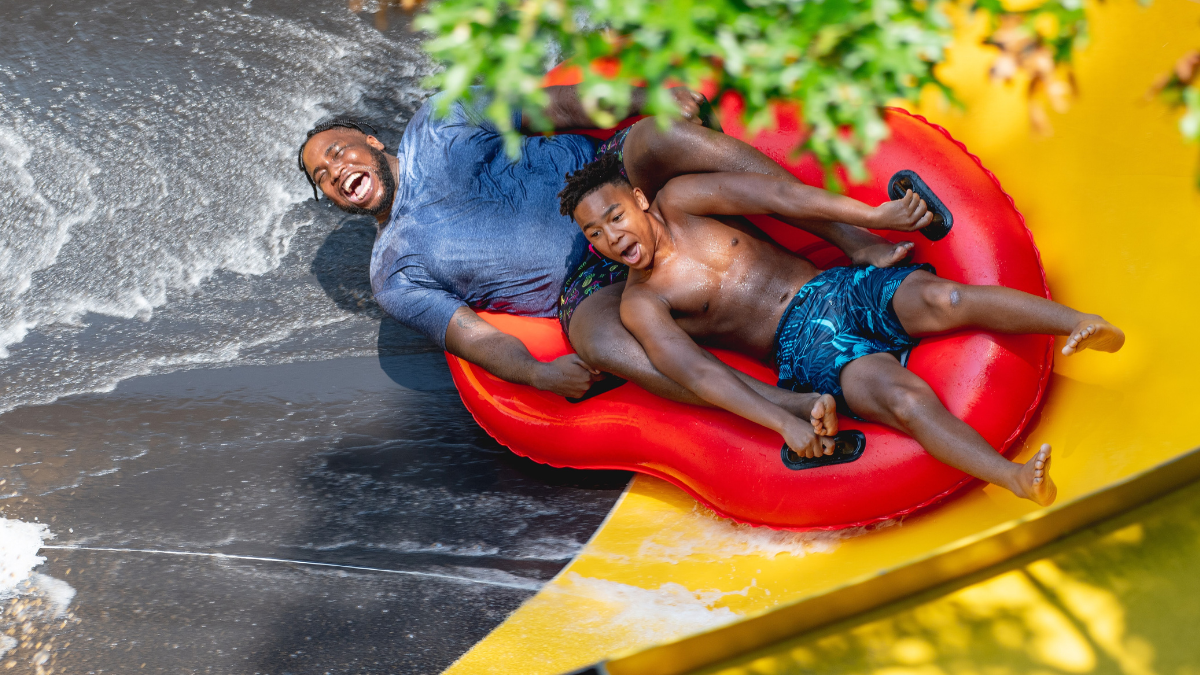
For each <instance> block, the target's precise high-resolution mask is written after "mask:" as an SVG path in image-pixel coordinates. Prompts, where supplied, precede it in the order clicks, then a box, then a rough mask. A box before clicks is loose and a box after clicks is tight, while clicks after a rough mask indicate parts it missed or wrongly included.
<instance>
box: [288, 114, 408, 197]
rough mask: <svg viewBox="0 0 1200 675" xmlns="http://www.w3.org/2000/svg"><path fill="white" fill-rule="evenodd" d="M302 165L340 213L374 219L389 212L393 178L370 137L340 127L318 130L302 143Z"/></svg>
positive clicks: (393, 189) (385, 161)
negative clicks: (319, 131)
mask: <svg viewBox="0 0 1200 675" xmlns="http://www.w3.org/2000/svg"><path fill="white" fill-rule="evenodd" d="M304 166H305V167H306V168H307V169H308V175H309V176H311V177H312V179H313V182H314V183H316V184H317V187H319V188H321V192H323V193H325V196H326V197H328V198H329V200H330V201H331V202H333V203H334V204H335V205H337V207H338V208H340V209H342V210H343V211H349V212H350V213H356V214H361V215H368V216H375V217H377V218H378V217H380V216H386V215H387V214H389V213H390V212H391V210H392V200H393V199H394V198H395V196H396V179H395V177H394V176H392V169H391V166H390V165H389V163H388V158H387V155H385V154H384V153H383V144H382V143H380V142H379V140H378V139H376V138H375V137H374V136H367V135H366V134H363V133H362V132H360V131H357V130H354V129H346V128H343V127H335V128H333V129H328V130H326V131H322V132H321V133H319V134H315V135H313V137H312V138H310V139H308V143H305V145H304Z"/></svg>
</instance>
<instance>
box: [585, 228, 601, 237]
mask: <svg viewBox="0 0 1200 675" xmlns="http://www.w3.org/2000/svg"><path fill="white" fill-rule="evenodd" d="M588 236H589V237H591V238H592V239H595V238H596V237H599V236H600V230H592V233H591V234H589V235H588Z"/></svg>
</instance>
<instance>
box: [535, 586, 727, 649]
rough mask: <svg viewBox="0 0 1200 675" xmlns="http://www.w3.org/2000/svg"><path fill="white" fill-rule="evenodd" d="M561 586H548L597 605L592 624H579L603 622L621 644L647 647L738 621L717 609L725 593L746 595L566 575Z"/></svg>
mask: <svg viewBox="0 0 1200 675" xmlns="http://www.w3.org/2000/svg"><path fill="white" fill-rule="evenodd" d="M563 580H564V581H565V583H563V584H559V585H554V586H551V587H550V588H551V589H553V592H557V593H566V594H568V595H571V596H574V597H576V598H582V599H585V600H589V601H594V602H597V603H600V604H601V605H602V606H603V609H602V610H600V611H597V612H596V613H595V614H594V615H593V616H594V618H593V619H592V620H591V621H585V622H584V625H580V626H578V628H579V629H581V630H591V629H593V628H594V627H595V625H596V624H599V623H603V625H604V627H605V630H606V632H609V633H612V632H613V631H614V629H615V631H616V632H618V633H619V634H620V635H619V638H618V639H619V640H620V642H622V643H623V645H624V646H633V645H646V644H652V643H656V642H665V641H667V640H673V639H676V638H678V637H681V636H683V635H691V634H693V633H698V632H701V631H705V630H709V629H711V628H716V627H718V626H722V625H725V624H727V623H730V622H732V621H734V620H736V619H737V618H738V617H739V615H738V614H736V613H734V612H733V611H732V610H731V609H729V608H728V607H721V606H717V603H719V602H720V600H721V599H722V598H724V597H726V596H728V595H744V594H745V592H746V591H733V592H724V593H723V592H721V591H715V590H699V591H693V590H691V589H689V588H687V587H686V586H683V585H681V584H677V583H671V582H668V583H665V584H663V585H661V586H659V587H658V588H656V589H645V588H639V587H637V586H630V585H628V584H622V583H619V582H616V581H609V580H607V579H596V578H593V577H585V576H582V575H580V574H578V573H576V572H568V573H567V574H566V575H565V576H564V577H563Z"/></svg>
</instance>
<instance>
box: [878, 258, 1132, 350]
mask: <svg viewBox="0 0 1200 675" xmlns="http://www.w3.org/2000/svg"><path fill="white" fill-rule="evenodd" d="M892 306H893V307H894V308H895V310H896V316H897V317H898V318H899V319H900V324H901V325H902V326H904V330H905V331H907V332H908V334H909V335H912V336H915V337H920V336H923V335H934V334H937V333H945V332H948V331H952V330H956V329H959V328H968V327H971V328H982V329H984V330H991V331H996V332H997V333H1040V334H1044V335H1068V336H1070V337H1069V338H1068V340H1067V344H1066V346H1065V347H1063V354H1067V355H1070V354H1074V353H1075V352H1077V351H1079V350H1081V349H1097V350H1100V351H1104V352H1115V351H1117V350H1118V349H1120V348H1121V345H1123V344H1125V333H1123V332H1121V329H1119V328H1117V327H1116V326H1114V325H1112V324H1111V323H1109V322H1107V321H1105V320H1104V319H1103V318H1101V317H1100V316H1098V315H1096V314H1084V313H1082V312H1078V311H1076V310H1073V309H1071V308H1070V307H1067V306H1065V305H1060V304H1058V303H1057V302H1054V301H1053V300H1047V299H1046V298H1040V297H1038V296H1036V295H1030V294H1029V293H1024V292H1022V291H1018V290H1015V289H1012V288H1005V287H1004V286H971V285H969V284H960V283H956V282H953V281H947V280H945V279H942V278H940V277H938V276H936V275H933V274H930V273H929V272H926V271H924V270H918V271H916V272H913V273H912V274H910V275H908V277H906V278H905V279H904V281H903V282H902V283H901V284H900V287H899V288H898V289H896V294H895V295H894V296H893V298H892Z"/></svg>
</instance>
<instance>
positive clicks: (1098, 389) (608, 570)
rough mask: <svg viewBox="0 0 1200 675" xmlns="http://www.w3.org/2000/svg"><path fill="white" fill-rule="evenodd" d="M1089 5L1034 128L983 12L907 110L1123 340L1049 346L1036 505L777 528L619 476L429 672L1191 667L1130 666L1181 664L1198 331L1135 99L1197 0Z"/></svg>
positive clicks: (1199, 41) (1162, 143) (1181, 219)
mask: <svg viewBox="0 0 1200 675" xmlns="http://www.w3.org/2000/svg"><path fill="white" fill-rule="evenodd" d="M1089 15H1090V17H1091V42H1090V46H1089V47H1088V48H1087V49H1085V50H1084V51H1082V52H1080V53H1078V54H1077V57H1076V77H1077V82H1078V87H1079V95H1078V96H1077V97H1076V98H1075V99H1074V100H1073V101H1072V103H1071V106H1070V109H1069V110H1067V111H1066V112H1062V113H1051V115H1050V121H1051V123H1052V124H1053V133H1052V134H1051V135H1043V134H1037V133H1035V132H1034V131H1033V130H1031V128H1030V122H1029V116H1028V114H1027V108H1026V94H1025V93H1026V90H1027V85H1028V81H1027V80H1022V76H1020V75H1019V76H1018V77H1017V78H1016V80H1015V81H1014V82H1013V83H1010V84H993V83H990V82H989V81H988V80H987V77H986V73H987V72H988V68H989V66H990V63H991V60H992V59H993V58H994V56H995V51H994V50H992V49H987V48H984V47H982V46H981V45H980V43H981V41H982V39H983V38H984V36H985V33H986V30H987V23H986V19H985V18H983V17H975V18H970V17H966V16H964V15H961V14H959V15H956V16H955V17H954V18H955V21H956V22H957V25H958V32H957V35H956V39H955V43H954V45H953V48H952V50H951V52H950V57H949V60H948V61H947V63H946V64H944V65H943V66H942V69H941V75H942V76H943V78H944V79H945V80H946V81H948V82H949V83H951V84H952V85H953V86H954V87H955V88H956V90H957V91H958V92H959V94H960V96H961V98H962V101H963V103H964V104H965V110H960V109H955V108H953V107H950V106H948V105H946V104H945V103H944V102H942V101H941V100H940V99H939V98H938V97H935V96H930V97H928V98H927V99H925V100H923V101H922V102H921V105H919V106H916V107H915V108H914V109H913V110H914V112H918V113H920V114H922V115H924V116H925V117H927V118H929V119H930V120H931V121H932V122H935V123H937V124H939V125H942V126H944V127H946V128H947V129H948V130H949V131H950V132H951V133H952V134H953V135H954V136H955V138H957V139H958V140H959V141H961V142H963V143H965V144H966V146H967V148H968V149H969V150H970V151H971V152H973V153H975V154H977V155H978V156H979V157H980V158H981V159H982V160H983V163H984V165H985V166H987V167H988V168H989V169H991V170H992V171H993V172H995V174H996V175H997V176H998V177H999V179H1000V181H1001V184H1002V185H1003V186H1004V188H1005V190H1006V191H1007V192H1008V193H1009V194H1010V195H1012V197H1013V198H1014V199H1015V201H1016V205H1017V207H1018V208H1019V209H1020V210H1021V211H1022V212H1023V213H1024V215H1025V217H1026V220H1027V223H1028V225H1029V227H1030V229H1031V230H1032V231H1033V234H1034V237H1035V239H1036V242H1037V244H1038V246H1039V248H1040V250H1041V254H1042V259H1043V263H1044V265H1045V269H1046V273H1047V276H1048V280H1049V285H1050V289H1051V291H1052V293H1053V295H1054V297H1055V299H1057V300H1059V301H1061V302H1064V303H1066V304H1069V305H1071V306H1074V307H1077V308H1080V309H1083V310H1085V311H1093V312H1097V313H1100V314H1103V315H1104V316H1105V317H1106V318H1108V319H1109V320H1111V321H1113V322H1114V323H1116V324H1117V325H1119V326H1121V327H1123V328H1124V330H1125V331H1126V334H1127V336H1128V341H1127V343H1126V346H1125V348H1124V349H1123V350H1122V351H1121V352H1120V353H1119V354H1117V355H1109V354H1099V353H1083V354H1080V355H1077V356H1074V357H1071V358H1063V357H1061V356H1059V357H1058V358H1057V360H1056V362H1055V366H1054V373H1053V375H1052V378H1051V381H1050V385H1049V389H1048V392H1047V396H1046V400H1045V404H1044V406H1043V408H1042V411H1041V414H1040V417H1039V419H1038V420H1037V421H1036V424H1035V426H1034V427H1033V429H1032V431H1031V432H1030V433H1029V434H1028V436H1027V437H1026V438H1025V439H1024V441H1023V446H1022V448H1023V449H1022V450H1021V451H1020V454H1019V455H1018V457H1017V459H1020V460H1024V459H1027V458H1028V457H1029V456H1031V455H1032V453H1033V452H1034V451H1035V449H1036V448H1037V447H1038V446H1039V445H1040V444H1042V443H1051V444H1052V445H1053V446H1054V448H1055V460H1054V476H1055V478H1056V480H1057V482H1058V485H1059V498H1058V502H1057V503H1056V504H1055V505H1054V506H1053V507H1051V508H1050V509H1038V508H1036V507H1035V505H1033V504H1032V503H1030V502H1027V501H1023V500H1020V499H1017V498H1015V497H1013V496H1012V495H1011V494H1009V493H1008V492H1006V491H1005V490H1003V489H1001V488H996V487H992V486H983V485H975V486H973V487H971V488H970V489H968V490H965V491H964V492H963V493H962V494H961V495H960V496H958V497H957V498H955V499H953V500H951V501H949V502H948V503H946V504H944V505H942V506H941V507H939V508H936V509H933V510H931V511H929V512H927V513H925V514H923V515H919V516H916V517H912V518H908V519H905V520H904V521H903V522H898V523H891V524H888V525H887V526H884V527H879V528H875V529H872V530H870V531H863V530H855V531H847V532H841V533H832V534H831V533H820V534H818V533H809V534H805V533H787V532H776V531H771V530H766V529H761V528H749V527H744V526H736V525H733V524H730V523H729V522H726V521H723V520H720V519H718V518H716V517H714V516H713V515H711V514H710V513H708V512H706V511H705V510H704V509H703V508H700V507H698V506H697V504H696V503H695V502H694V501H693V500H692V499H691V498H689V497H688V496H687V495H685V494H684V493H682V492H681V491H680V490H678V489H677V488H674V487H672V486H670V485H668V484H666V483H664V482H662V481H660V480H657V479H654V478H649V477H645V476H638V477H636V478H635V479H634V480H633V482H632V483H631V485H630V486H629V488H628V490H627V492H626V493H625V494H624V496H623V497H622V498H621V499H620V501H619V502H618V503H617V505H616V506H615V507H614V508H613V510H612V511H611V513H610V514H609V516H608V519H607V520H606V521H605V523H604V525H603V526H602V527H601V528H600V529H599V530H598V531H597V532H596V534H595V535H594V536H593V537H592V539H591V541H590V542H589V543H588V544H587V546H586V547H585V548H584V549H583V550H582V552H581V553H580V554H579V555H577V556H576V557H575V559H574V560H573V561H572V562H571V563H570V564H569V565H568V566H567V567H566V568H565V569H564V570H563V571H562V572H561V573H560V574H558V576H556V577H555V578H554V580H553V581H552V582H550V583H549V584H547V585H546V586H544V587H543V588H542V589H541V590H540V591H539V592H538V593H537V594H536V595H535V596H534V597H532V598H531V599H530V600H528V601H527V602H526V603H524V604H523V605H522V606H521V607H520V609H518V610H517V611H516V612H515V613H513V614H512V615H511V616H510V617H509V618H508V620H507V621H505V622H504V623H503V624H501V625H500V626H499V627H498V628H496V629H495V630H494V631H492V632H491V633H490V634H489V635H488V636H487V637H486V638H484V639H483V640H481V641H480V642H479V643H478V644H476V645H475V647H474V648H473V649H471V650H470V651H469V652H467V653H466V654H465V655H464V656H463V657H462V658H460V659H459V660H458V661H457V662H455V663H454V664H453V665H452V666H451V667H450V668H449V669H448V670H447V671H446V672H447V673H448V674H452V675H468V674H474V673H499V672H521V673H530V674H534V673H545V674H553V673H564V672H569V671H572V670H574V669H580V668H588V667H589V666H591V665H592V664H603V665H599V666H596V667H595V669H594V672H610V673H634V672H638V673H651V672H654V673H667V672H693V671H695V672H722V673H776V672H793V671H797V670H801V669H803V670H804V671H805V672H808V671H814V672H826V670H827V671H828V672H868V671H870V672H883V671H884V670H887V669H889V668H899V669H900V670H888V672H913V673H916V672H921V673H940V672H948V671H954V672H967V671H979V670H983V669H985V668H987V667H996V668H1000V670H998V671H997V672H1012V671H1011V668H1014V667H1015V668H1018V669H1020V670H1021V671H1022V672H1023V671H1024V670H1032V669H1037V668H1041V669H1042V670H1044V671H1046V672H1094V671H1097V669H1099V670H1100V671H1104V672H1125V673H1151V672H1181V673H1182V672H1192V671H1186V670H1172V669H1170V668H1166V666H1163V667H1164V670H1161V671H1159V670H1155V665H1154V664H1155V659H1156V658H1157V659H1158V662H1159V663H1160V664H1170V663H1176V664H1182V665H1179V667H1180V668H1183V667H1184V666H1185V665H1186V664H1187V663H1189V661H1188V659H1187V658H1186V656H1187V654H1189V653H1194V651H1195V646H1194V642H1193V641H1192V640H1190V639H1189V638H1188V637H1187V634H1186V632H1184V631H1182V630H1180V629H1179V628H1178V627H1179V626H1184V625H1189V624H1188V623H1187V621H1188V617H1190V618H1191V623H1190V625H1192V626H1194V625H1195V619H1196V616H1197V607H1198V606H1200V593H1197V587H1196V583H1195V581H1194V580H1192V577H1193V576H1194V575H1192V574H1189V573H1188V572H1187V570H1188V569H1189V567H1188V565H1187V561H1188V560H1189V558H1188V555H1187V554H1188V552H1195V548H1196V544H1195V541H1196V537H1195V536H1194V535H1195V533H1196V530H1197V525H1196V522H1197V514H1200V508H1198V506H1197V505H1198V504H1200V497H1198V496H1197V490H1196V489H1195V488H1194V487H1193V488H1188V487H1182V489H1181V490H1178V491H1176V489H1177V488H1180V487H1181V486H1186V484H1187V483H1189V481H1191V480H1192V479H1194V478H1195V477H1196V476H1197V475H1198V474H1200V461H1197V457H1196V456H1195V455H1190V454H1189V453H1190V452H1191V451H1192V449H1193V448H1195V447H1196V446H1197V444H1198V443H1200V416H1198V415H1196V413H1195V411H1196V408H1197V400H1196V394H1195V387H1194V383H1195V382H1196V381H1197V380H1198V379H1200V358H1198V357H1197V355H1196V352H1195V350H1194V349H1191V348H1190V346H1189V344H1188V342H1189V337H1190V336H1191V335H1193V334H1194V333H1195V332H1196V331H1197V329H1198V328H1200V316H1198V314H1197V312H1196V311H1195V308H1196V305H1197V300H1196V296H1195V293H1196V290H1197V289H1198V288H1200V284H1198V283H1197V282H1196V280H1195V278H1194V276H1193V274H1194V273H1193V268H1194V266H1195V261H1196V260H1197V259H1198V256H1200V234H1198V233H1197V229H1196V225H1200V192H1198V191H1197V190H1196V188H1195V185H1194V176H1195V171H1196V162H1197V151H1196V148H1195V146H1188V145H1185V144H1184V143H1183V142H1182V141H1181V138H1180V135H1179V131H1178V128H1177V120H1176V115H1175V114H1172V113H1170V112H1169V111H1167V110H1166V109H1165V107H1164V106H1162V105H1161V104H1159V103H1157V102H1154V101H1150V100H1147V99H1146V97H1145V92H1146V91H1147V90H1148V89H1149V88H1150V86H1151V84H1152V83H1153V81H1154V79H1155V78H1156V77H1157V76H1159V75H1160V74H1161V73H1165V72H1167V71H1168V70H1169V69H1170V68H1171V67H1172V65H1173V64H1174V62H1175V61H1176V59H1178V58H1179V57H1180V56H1181V55H1183V54H1184V53H1185V52H1186V51H1188V50H1190V49H1195V48H1196V47H1197V46H1200V4H1195V3H1184V2H1177V1H1176V2H1168V1H1162V0H1160V1H1158V2H1156V3H1154V4H1153V5H1151V6H1149V7H1141V6H1138V5H1136V4H1134V3H1131V2H1117V3H1109V4H1105V5H1097V6H1092V7H1091V8H1090V12H1089ZM1142 504H1147V505H1145V506H1141V505H1142ZM1072 532H1076V534H1071V533H1072ZM1068 535H1069V536H1068ZM1064 536H1067V537H1068V538H1067V539H1062V537H1064ZM1194 559H1195V558H1194V557H1192V558H1191V560H1192V561H1194ZM1191 568H1192V569H1194V562H1193V565H1192V566H1191ZM939 584H940V585H939ZM945 584H958V586H959V588H954V587H951V586H946V585H945ZM1147 587H1153V592H1149V591H1147V592H1146V593H1140V592H1136V591H1139V589H1140V590H1145V589H1146V588H1147ZM919 592H923V593H924V595H916V596H913V595H912V594H914V593H919ZM905 596H910V597H909V599H908V600H904V598H905ZM914 598H915V599H914ZM1153 598H1158V599H1160V601H1159V602H1158V604H1157V605H1155V604H1154V603H1153V602H1150V600H1151V599H1153ZM892 601H898V602H900V604H891V605H887V604H885V603H888V602H892ZM905 603H907V604H905ZM881 606H882V609H880V607H881ZM864 612H866V613H865V614H864ZM1172 627H1174V628H1172ZM813 631H817V632H816V633H814V632H813ZM689 636H699V637H693V638H691V639H688V638H689ZM806 636H807V637H806ZM947 645H949V646H947ZM1192 663H1194V661H1192ZM943 669H947V670H943Z"/></svg>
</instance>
